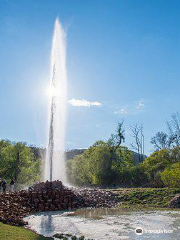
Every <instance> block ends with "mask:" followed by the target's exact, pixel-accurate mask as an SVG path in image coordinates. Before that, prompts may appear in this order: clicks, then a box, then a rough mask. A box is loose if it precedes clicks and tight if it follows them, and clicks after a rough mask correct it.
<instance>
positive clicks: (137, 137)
mask: <svg viewBox="0 0 180 240" xmlns="http://www.w3.org/2000/svg"><path fill="white" fill-rule="evenodd" d="M130 129H131V133H132V137H133V138H134V142H133V143H132V144H131V147H132V148H133V149H134V150H135V151H137V152H138V154H139V162H141V161H142V160H143V158H144V134H143V126H142V124H139V123H136V124H135V125H133V126H130Z"/></svg>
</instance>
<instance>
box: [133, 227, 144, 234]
mask: <svg viewBox="0 0 180 240" xmlns="http://www.w3.org/2000/svg"><path fill="white" fill-rule="evenodd" d="M135 233H136V234H137V235H141V234H143V229H142V228H141V227H137V228H136V229H135Z"/></svg>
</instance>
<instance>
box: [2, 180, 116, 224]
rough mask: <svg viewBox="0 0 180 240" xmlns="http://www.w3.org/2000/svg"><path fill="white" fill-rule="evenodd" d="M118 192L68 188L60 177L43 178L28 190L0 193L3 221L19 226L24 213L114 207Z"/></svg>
mask: <svg viewBox="0 0 180 240" xmlns="http://www.w3.org/2000/svg"><path fill="white" fill-rule="evenodd" d="M117 202H118V198H117V196H116V195H115V194H113V193H111V192H109V191H105V190H98V189H88V188H84V189H78V188H67V187H65V186H64V185H63V184H62V182H61V181H53V182H48V181H46V182H41V183H37V184H34V185H33V186H31V187H30V188H29V189H28V190H21V191H18V192H14V193H1V194H0V221H1V222H3V223H7V224H10V225H15V226H20V225H25V224H27V222H25V221H24V220H23V217H25V216H27V215H29V214H32V213H35V212H43V211H59V210H70V209H76V208H82V207H114V206H115V205H116V204H117Z"/></svg>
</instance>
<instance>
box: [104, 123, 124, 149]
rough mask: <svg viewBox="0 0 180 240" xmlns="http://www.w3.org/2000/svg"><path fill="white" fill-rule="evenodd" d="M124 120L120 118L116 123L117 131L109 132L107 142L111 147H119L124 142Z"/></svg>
mask: <svg viewBox="0 0 180 240" xmlns="http://www.w3.org/2000/svg"><path fill="white" fill-rule="evenodd" d="M123 125H124V120H121V121H120V122H119V123H118V126H117V131H116V133H115V134H111V137H110V138H109V140H108V144H109V146H111V147H115V148H117V147H119V146H121V144H122V143H123V142H125V130H124V126H123Z"/></svg>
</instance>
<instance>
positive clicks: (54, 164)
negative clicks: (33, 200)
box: [45, 18, 67, 183]
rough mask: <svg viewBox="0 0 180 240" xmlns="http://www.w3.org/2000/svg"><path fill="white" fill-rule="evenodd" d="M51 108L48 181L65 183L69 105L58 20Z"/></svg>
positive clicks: (61, 31) (52, 70) (53, 49)
mask: <svg viewBox="0 0 180 240" xmlns="http://www.w3.org/2000/svg"><path fill="white" fill-rule="evenodd" d="M49 89H50V94H51V96H50V105H49V121H48V142H47V152H46V161H45V180H50V181H53V180H61V181H62V182H64V183H65V182H66V170H65V129H66V104H67V77H66V40H65V32H64V30H63V28H62V26H61V24H60V22H59V19H58V18H57V19H56V21H55V28H54V34H53V40H52V49H51V76H50V87H49Z"/></svg>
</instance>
